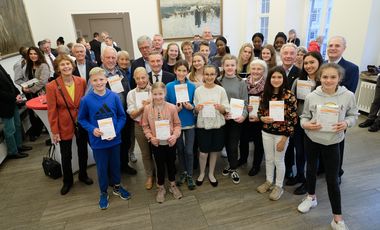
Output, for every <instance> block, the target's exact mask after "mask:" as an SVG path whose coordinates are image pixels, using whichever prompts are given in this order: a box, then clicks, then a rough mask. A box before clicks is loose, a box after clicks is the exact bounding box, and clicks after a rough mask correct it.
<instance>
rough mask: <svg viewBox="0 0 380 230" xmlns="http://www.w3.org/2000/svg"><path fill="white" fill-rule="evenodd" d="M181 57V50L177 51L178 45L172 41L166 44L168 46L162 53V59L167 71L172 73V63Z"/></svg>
mask: <svg viewBox="0 0 380 230" xmlns="http://www.w3.org/2000/svg"><path fill="white" fill-rule="evenodd" d="M180 59H182V57H181V52H180V51H179V46H178V44H177V43H175V42H172V43H169V44H168V48H167V50H166V53H165V55H164V60H165V61H166V63H167V64H168V66H169V70H168V71H169V72H170V73H173V74H174V65H175V63H176V62H177V61H178V60H180Z"/></svg>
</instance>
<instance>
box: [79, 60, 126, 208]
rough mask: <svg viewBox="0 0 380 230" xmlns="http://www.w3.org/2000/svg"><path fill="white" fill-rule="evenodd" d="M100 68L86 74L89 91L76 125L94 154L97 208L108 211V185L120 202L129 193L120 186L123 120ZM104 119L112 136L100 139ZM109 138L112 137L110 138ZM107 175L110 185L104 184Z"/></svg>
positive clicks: (120, 110)
mask: <svg viewBox="0 0 380 230" xmlns="http://www.w3.org/2000/svg"><path fill="white" fill-rule="evenodd" d="M104 74H105V72H104V70H103V69H102V68H99V67H95V68H93V69H92V70H91V71H90V83H91V85H92V87H93V91H90V92H89V93H88V94H87V95H86V96H85V97H83V98H82V100H81V103H80V107H79V114H78V122H79V123H80V125H81V126H83V128H85V129H86V130H87V132H88V136H89V141H90V146H91V148H92V151H93V153H94V158H95V162H96V170H97V173H98V181H99V188H100V199H99V208H100V209H107V208H108V198H109V197H108V193H107V188H108V185H109V184H113V185H114V186H113V194H114V195H116V196H119V197H120V198H121V199H123V200H127V199H129V198H130V197H131V195H130V193H129V192H128V191H127V190H125V189H124V188H123V187H122V186H121V185H120V180H121V178H120V143H121V134H120V132H121V130H122V128H123V127H124V125H125V121H126V117H125V113H124V109H123V105H122V104H121V101H120V99H119V96H118V95H117V94H115V93H113V92H112V91H111V90H109V89H107V88H106V84H107V78H106V76H105V75H104ZM105 119H111V121H112V124H111V127H109V126H110V125H109V124H108V125H107V126H108V128H109V129H111V128H113V130H114V136H113V135H110V137H109V138H105V139H104V138H102V136H103V135H105V133H104V132H103V131H102V130H101V129H102V128H101V127H100V125H99V123H100V122H101V121H103V122H104V124H105V123H108V122H109V121H108V120H106V121H105ZM111 136H113V137H111ZM108 174H109V175H110V178H111V181H108Z"/></svg>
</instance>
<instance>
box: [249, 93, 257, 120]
mask: <svg viewBox="0 0 380 230" xmlns="http://www.w3.org/2000/svg"><path fill="white" fill-rule="evenodd" d="M249 105H250V106H252V107H253V108H252V111H251V112H249V116H250V117H253V116H255V117H257V112H258V110H259V105H260V97H259V96H249Z"/></svg>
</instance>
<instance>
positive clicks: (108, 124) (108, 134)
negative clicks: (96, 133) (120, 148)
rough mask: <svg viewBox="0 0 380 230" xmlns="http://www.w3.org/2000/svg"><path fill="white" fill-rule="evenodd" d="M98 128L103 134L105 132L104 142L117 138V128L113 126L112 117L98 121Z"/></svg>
mask: <svg viewBox="0 0 380 230" xmlns="http://www.w3.org/2000/svg"><path fill="white" fill-rule="evenodd" d="M98 126H99V129H100V131H101V132H103V135H102V136H101V137H102V140H105V139H109V138H113V137H116V132H115V127H114V126H113V121H112V117H109V118H104V119H101V120H98Z"/></svg>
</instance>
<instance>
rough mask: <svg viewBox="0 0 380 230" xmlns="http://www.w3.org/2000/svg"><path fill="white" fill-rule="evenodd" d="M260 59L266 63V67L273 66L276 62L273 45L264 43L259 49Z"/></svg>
mask: <svg viewBox="0 0 380 230" xmlns="http://www.w3.org/2000/svg"><path fill="white" fill-rule="evenodd" d="M260 59H262V60H264V61H265V62H266V63H267V65H268V69H271V68H273V67H275V66H276V65H277V62H276V50H275V49H274V47H273V46H272V45H270V44H268V45H265V46H264V47H263V49H262V50H261V54H260Z"/></svg>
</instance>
